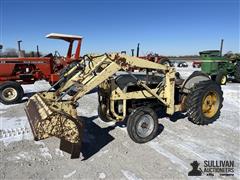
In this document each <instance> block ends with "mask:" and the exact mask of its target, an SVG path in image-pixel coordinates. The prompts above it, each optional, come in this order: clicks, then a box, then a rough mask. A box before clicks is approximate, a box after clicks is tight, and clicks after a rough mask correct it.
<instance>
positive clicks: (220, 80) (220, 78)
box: [215, 72, 227, 85]
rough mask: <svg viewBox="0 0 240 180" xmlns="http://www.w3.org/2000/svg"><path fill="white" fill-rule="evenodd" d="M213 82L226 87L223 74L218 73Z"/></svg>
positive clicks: (225, 76) (225, 79)
mask: <svg viewBox="0 0 240 180" xmlns="http://www.w3.org/2000/svg"><path fill="white" fill-rule="evenodd" d="M215 81H216V82H217V83H218V84H220V85H226V83H227V75H226V74H225V73H224V72H219V73H218V74H217V76H216V79H215Z"/></svg>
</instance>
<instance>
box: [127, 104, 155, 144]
mask: <svg viewBox="0 0 240 180" xmlns="http://www.w3.org/2000/svg"><path fill="white" fill-rule="evenodd" d="M127 131H128V135H129V136H130V138H131V139H132V140H133V141H134V142H136V143H146V142H148V141H150V140H152V139H153V138H155V137H156V136H157V132H158V117H157V114H156V113H155V111H154V110H153V109H151V108H148V107H139V108H136V109H135V110H134V111H133V112H132V113H131V114H130V116H129V118H128V121H127Z"/></svg>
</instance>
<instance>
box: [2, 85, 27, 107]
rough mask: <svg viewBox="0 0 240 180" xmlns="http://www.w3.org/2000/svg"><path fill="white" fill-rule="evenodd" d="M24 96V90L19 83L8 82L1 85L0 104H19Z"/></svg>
mask: <svg viewBox="0 0 240 180" xmlns="http://www.w3.org/2000/svg"><path fill="white" fill-rule="evenodd" d="M23 95H24V91H23V88H22V86H21V85H20V84H19V83H17V82H13V81H8V82H5V83H3V84H1V85H0V102H1V103H3V104H15V103H19V102H20V101H21V100H22V98H23Z"/></svg>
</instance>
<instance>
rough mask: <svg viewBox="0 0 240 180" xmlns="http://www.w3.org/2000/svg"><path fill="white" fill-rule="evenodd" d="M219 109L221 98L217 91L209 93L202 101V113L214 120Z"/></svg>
mask: <svg viewBox="0 0 240 180" xmlns="http://www.w3.org/2000/svg"><path fill="white" fill-rule="evenodd" d="M218 108H219V96H218V94H217V92H215V91H209V92H208V93H206V95H205V96H204V98H203V101H202V113H203V115H204V116H205V117H208V118H212V117H213V116H214V115H215V114H216V113H217V111H218Z"/></svg>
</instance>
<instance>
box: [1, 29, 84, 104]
mask: <svg viewBox="0 0 240 180" xmlns="http://www.w3.org/2000/svg"><path fill="white" fill-rule="evenodd" d="M46 37H47V38H50V39H60V40H64V41H67V42H68V43H69V47H68V51H67V56H66V57H63V56H61V55H60V54H59V53H58V52H57V51H55V54H54V55H53V54H52V53H50V54H48V55H46V56H44V57H22V56H23V52H22V51H21V50H20V42H21V41H18V47H19V48H18V49H19V57H16V58H0V102H2V103H3V104H13V103H18V102H20V101H21V100H22V97H23V96H24V91H23V88H22V86H21V84H33V83H34V82H35V81H37V80H41V79H44V80H46V81H48V82H49V83H50V84H51V85H52V84H54V83H56V82H57V81H58V80H59V78H60V76H61V75H60V72H62V74H63V73H64V71H66V69H64V67H66V66H67V65H68V64H71V63H74V62H76V61H78V60H79V59H80V49H81V42H82V37H81V36H74V35H65V34H57V33H51V34H48V35H47V36H46ZM75 41H77V46H76V50H75V54H74V55H73V54H72V50H73V43H74V42H75ZM55 88H57V86H55Z"/></svg>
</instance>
